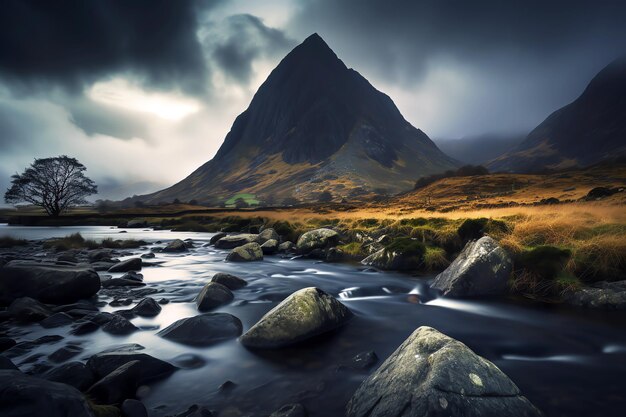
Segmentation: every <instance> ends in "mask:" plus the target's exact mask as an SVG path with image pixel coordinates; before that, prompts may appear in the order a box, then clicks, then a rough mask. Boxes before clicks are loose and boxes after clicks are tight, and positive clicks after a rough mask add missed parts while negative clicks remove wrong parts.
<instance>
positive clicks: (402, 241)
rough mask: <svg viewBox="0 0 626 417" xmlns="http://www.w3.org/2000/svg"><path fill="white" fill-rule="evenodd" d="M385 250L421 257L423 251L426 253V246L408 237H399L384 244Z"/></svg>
mask: <svg viewBox="0 0 626 417" xmlns="http://www.w3.org/2000/svg"><path fill="white" fill-rule="evenodd" d="M385 250H386V251H387V252H395V253H398V254H401V255H403V256H417V257H419V258H421V259H423V257H424V253H426V246H425V245H424V244H423V243H422V242H419V241H417V240H414V239H411V238H408V237H400V238H397V239H394V240H393V242H391V243H390V244H388V245H387V246H385Z"/></svg>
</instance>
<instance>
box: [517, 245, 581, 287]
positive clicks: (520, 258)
mask: <svg viewBox="0 0 626 417" xmlns="http://www.w3.org/2000/svg"><path fill="white" fill-rule="evenodd" d="M570 256H571V251H570V250H568V249H561V248H557V247H555V246H537V247H535V248H532V249H530V250H526V251H524V252H522V253H520V254H518V255H517V257H516V258H517V259H515V269H516V270H524V271H526V272H527V273H528V274H530V275H532V276H533V277H536V278H538V279H541V280H553V279H555V278H556V277H557V276H558V275H559V274H560V273H561V272H562V271H563V268H564V267H565V265H566V263H567V261H568V260H569V258H570Z"/></svg>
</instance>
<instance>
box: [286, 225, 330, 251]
mask: <svg viewBox="0 0 626 417" xmlns="http://www.w3.org/2000/svg"><path fill="white" fill-rule="evenodd" d="M338 241H339V233H337V232H335V231H334V230H332V229H325V228H322V229H315V230H311V231H308V232H306V233H304V234H302V235H301V236H300V237H299V238H298V242H297V243H296V247H297V249H298V252H300V253H307V252H310V251H312V250H313V249H326V248H327V247H330V246H335V245H337V242H338Z"/></svg>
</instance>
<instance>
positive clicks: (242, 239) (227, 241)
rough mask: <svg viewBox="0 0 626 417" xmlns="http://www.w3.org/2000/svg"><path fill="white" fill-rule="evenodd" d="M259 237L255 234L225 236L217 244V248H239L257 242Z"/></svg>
mask: <svg viewBox="0 0 626 417" xmlns="http://www.w3.org/2000/svg"><path fill="white" fill-rule="evenodd" d="M258 238H259V235H255V234H253V233H241V234H238V235H228V236H224V237H222V238H221V239H219V240H218V241H217V242H215V247H216V248H218V249H233V248H236V247H237V246H242V245H245V244H246V243H252V242H257V240H258Z"/></svg>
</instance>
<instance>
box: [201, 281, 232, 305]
mask: <svg viewBox="0 0 626 417" xmlns="http://www.w3.org/2000/svg"><path fill="white" fill-rule="evenodd" d="M233 298H234V296H233V293H232V292H230V290H229V289H228V288H227V287H225V286H224V285H222V284H218V283H216V282H207V283H206V284H205V285H204V287H202V290H200V294H198V297H197V298H196V305H197V306H198V310H199V311H208V310H212V309H214V308H216V307H219V306H221V305H223V304H227V303H230V302H231V301H232V299H233Z"/></svg>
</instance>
